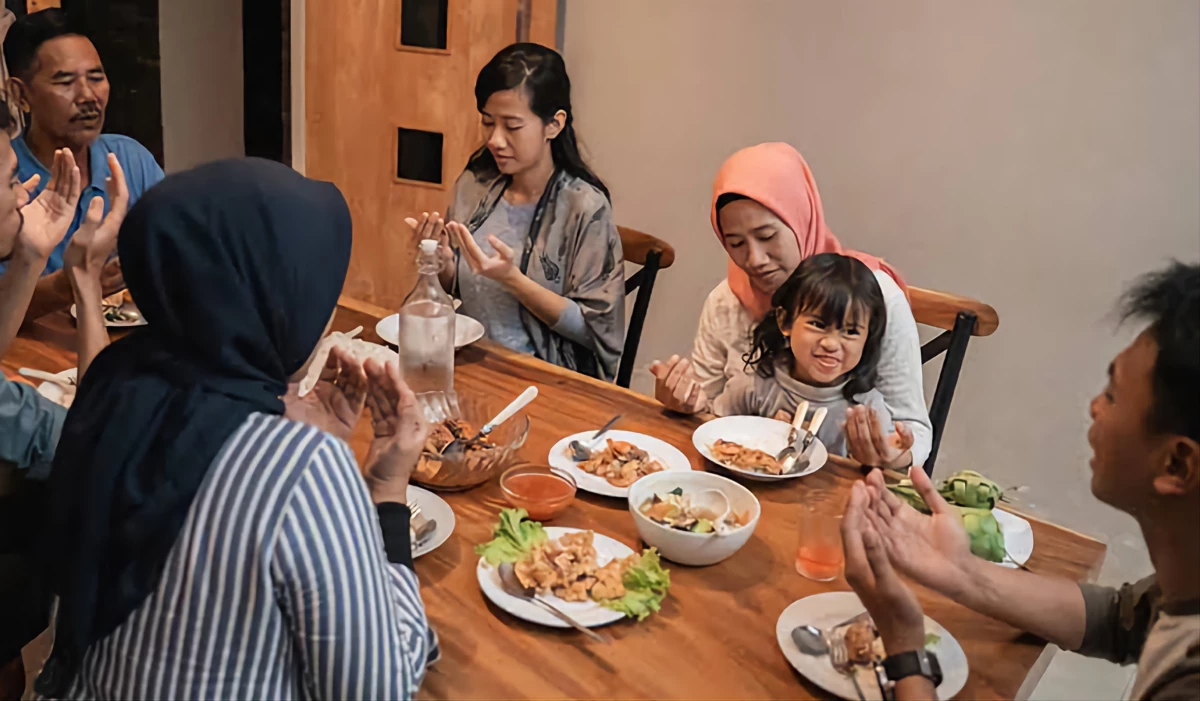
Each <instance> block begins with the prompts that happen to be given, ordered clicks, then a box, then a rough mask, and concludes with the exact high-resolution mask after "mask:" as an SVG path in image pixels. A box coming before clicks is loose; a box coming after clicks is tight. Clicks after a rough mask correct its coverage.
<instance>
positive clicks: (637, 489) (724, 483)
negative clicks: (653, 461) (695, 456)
mask: <svg viewBox="0 0 1200 701" xmlns="http://www.w3.org/2000/svg"><path fill="white" fill-rule="evenodd" d="M676 487H680V488H682V489H683V492H684V494H695V493H697V492H702V491H704V490H706V489H716V490H718V491H719V492H721V493H722V494H724V495H725V498H726V499H728V500H729V505H730V507H731V508H732V509H733V510H734V511H737V512H739V513H740V512H744V511H747V510H749V511H750V522H749V523H747V524H746V525H745V526H742V527H741V528H738V529H735V530H734V531H732V532H730V533H727V534H725V535H716V534H713V533H691V532H689V531H681V530H678V529H676V528H670V527H668V526H664V525H662V524H660V523H655V522H654V521H653V520H651V519H649V518H647V517H646V516H644V515H642V512H641V511H640V510H639V507H641V505H642V504H643V503H645V502H646V500H647V499H651V498H653V497H654V495H655V494H661V493H663V492H669V491H671V490H672V489H675V488H676ZM629 513H631V514H633V523H634V525H636V526H637V529H638V534H639V535H641V537H642V540H644V541H645V542H646V544H647V545H651V546H654V547H656V548H658V552H659V553H661V554H662V556H663V557H665V558H666V559H668V560H670V561H672V562H677V563H679V564H681V565H713V564H716V563H718V562H720V561H721V560H724V559H726V558H728V557H729V556H730V555H733V554H734V553H736V552H737V551H738V550H740V549H741V547H742V546H743V545H745V544H746V541H748V540H750V536H752V535H754V528H755V526H757V525H758V518H759V516H761V515H762V506H760V505H759V503H758V499H756V498H755V497H754V495H753V494H752V493H751V492H750V490H749V489H746V488H745V487H743V486H742V485H740V484H738V483H737V482H734V481H733V480H731V479H728V478H726V477H721V476H720V475H714V474H712V473H710V472H700V471H697V470H692V471H690V472H679V471H673V470H672V471H667V472H656V473H654V474H652V475H646V476H645V477H643V478H641V479H640V480H638V481H637V482H634V483H633V485H632V486H630V487H629Z"/></svg>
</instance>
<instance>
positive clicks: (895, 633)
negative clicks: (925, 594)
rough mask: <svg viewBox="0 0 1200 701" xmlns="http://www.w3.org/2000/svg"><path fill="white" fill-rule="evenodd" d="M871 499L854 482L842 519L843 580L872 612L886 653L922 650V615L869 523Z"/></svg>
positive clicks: (923, 623)
mask: <svg viewBox="0 0 1200 701" xmlns="http://www.w3.org/2000/svg"><path fill="white" fill-rule="evenodd" d="M870 501H871V496H870V492H869V491H868V490H867V487H866V485H864V484H863V483H862V482H855V483H854V487H853V488H852V489H851V490H850V501H849V502H848V503H847V505H846V514H845V516H844V517H843V518H842V545H843V547H844V548H845V551H846V582H847V583H848V584H849V585H850V587H851V588H852V589H854V593H856V594H858V598H859V599H860V600H861V601H862V602H863V606H866V608H867V612H868V613H870V614H871V620H873V621H874V622H875V628H876V629H877V630H879V637H880V638H882V639H883V647H884V649H885V650H887V653H888V654H889V655H895V654H897V653H900V652H908V651H910V650H921V649H922V648H924V647H925V615H924V613H922V612H921V604H920V602H918V601H917V597H916V595H914V594H913V592H912V589H910V588H909V587H908V585H907V584H905V583H904V582H903V581H901V579H900V577H899V576H898V575H897V574H896V571H895V570H894V569H893V568H892V563H891V562H890V561H889V559H888V551H887V550H886V549H885V545H884V542H883V539H882V538H881V537H880V535H879V533H877V532H876V531H875V528H874V527H873V526H872V525H871V521H870V518H869V517H868V515H867V513H868V510H869V509H870Z"/></svg>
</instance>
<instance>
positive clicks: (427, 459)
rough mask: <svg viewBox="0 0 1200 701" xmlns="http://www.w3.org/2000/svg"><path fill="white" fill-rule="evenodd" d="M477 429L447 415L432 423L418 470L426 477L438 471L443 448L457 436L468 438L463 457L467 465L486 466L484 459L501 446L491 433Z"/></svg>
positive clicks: (460, 439) (462, 459)
mask: <svg viewBox="0 0 1200 701" xmlns="http://www.w3.org/2000/svg"><path fill="white" fill-rule="evenodd" d="M477 433H478V431H476V430H475V428H474V427H473V426H471V424H469V423H467V422H466V421H463V420H462V419H446V420H445V421H442V422H440V423H436V424H434V425H433V426H430V428H429V436H428V437H426V439H425V448H424V450H422V451H421V458H420V460H419V461H418V462H417V474H418V475H419V476H420V477H421V478H423V479H428V478H431V477H433V476H434V475H436V474H437V473H438V471H439V470H441V469H442V462H443V458H442V451H443V450H445V448H446V446H448V445H450V443H452V442H453V441H456V440H458V441H465V443H463V446H462V447H463V450H462V457H461V458H460V459H461V461H462V462H463V463H465V464H466V466H467V469H468V470H470V469H475V468H482V467H483V463H484V461H486V460H488V459H489V458H490V456H491V453H492V452H493V451H495V450H497V448H498V446H496V444H495V443H493V442H492V441H491V440H490V439H489V438H488V437H487V436H478V437H476V434H477Z"/></svg>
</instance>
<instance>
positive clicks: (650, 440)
mask: <svg viewBox="0 0 1200 701" xmlns="http://www.w3.org/2000/svg"><path fill="white" fill-rule="evenodd" d="M595 434H596V431H586V432H584V433H576V434H575V435H573V436H567V437H566V438H564V439H562V440H561V441H559V442H558V443H555V444H554V447H553V448H551V449H550V458H549V463H550V466H551V467H557V468H559V469H562V470H566V471H567V472H569V473H571V476H572V477H574V478H575V484H576V485H578V487H579V488H580V489H582V490H583V491H585V492H591V493H592V494H600V495H602V496H606V497H620V498H622V499H624V498H626V497H628V496H629V487H616V486H613V485H611V484H609V482H608V480H606V479H604V478H603V477H598V476H596V475H592V474H588V473H587V472H584V471H583V470H581V469H579V467H578V465H577V463H576V462H575V458H573V457H571V447H570V444H571V441H580V442H581V443H584V444H585V445H586V444H587V441H588V440H590V439H591V437H592V436H594V435H595ZM608 438H611V439H613V440H614V441H625V442H627V443H632V444H634V445H636V446H637V447H639V448H641V449H642V450H644V451H646V452H647V453H648V454H649V455H650V457H651V458H653V459H655V460H657V461H658V462H659V463H661V464H662V466H663V467H664V468H665V469H667V470H690V469H692V463H691V461H689V460H688V459H687V456H686V455H684V454H683V453H682V452H680V450H679V449H678V448H676V447H675V446H673V445H671V444H670V443H667V442H666V441H662V440H659V439H657V438H654V437H652V436H647V435H645V434H643V433H634V432H633V431H609V432H608V433H606V434H604V437H603V438H601V439H600V441H601V443H602V444H603V442H604V440H605V439H608ZM601 447H603V445H602V446H601Z"/></svg>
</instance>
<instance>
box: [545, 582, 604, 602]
mask: <svg viewBox="0 0 1200 701" xmlns="http://www.w3.org/2000/svg"><path fill="white" fill-rule="evenodd" d="M595 583H596V578H595V577H580V578H579V579H576V580H575V581H574V582H571V583H570V584H568V585H566V586H562V587H557V588H556V589H555V590H554V595H555V596H557V597H558V598H560V599H562V600H563V601H587V600H588V591H589V590H590V589H591V588H592V585H594V584H595Z"/></svg>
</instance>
